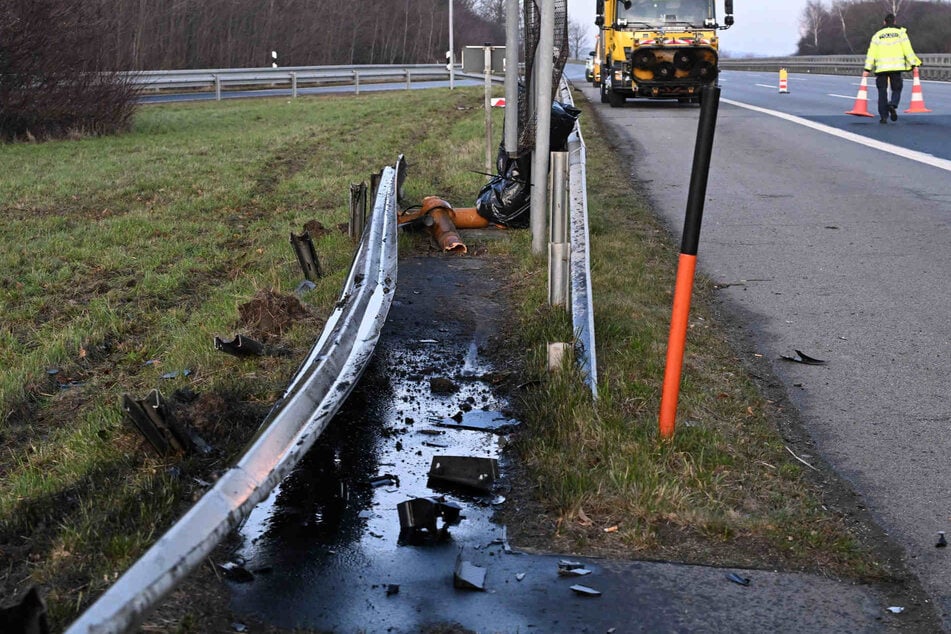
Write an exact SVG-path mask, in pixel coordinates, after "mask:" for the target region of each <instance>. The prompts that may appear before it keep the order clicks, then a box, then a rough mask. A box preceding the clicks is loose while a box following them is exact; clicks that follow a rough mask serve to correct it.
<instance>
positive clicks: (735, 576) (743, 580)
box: [726, 572, 750, 586]
mask: <svg viewBox="0 0 951 634" xmlns="http://www.w3.org/2000/svg"><path fill="white" fill-rule="evenodd" d="M726 578H727V579H729V580H730V581H732V582H733V583H736V584H739V585H741V586H748V585H750V580H749V579H748V578H746V577H741V576H740V575H738V574H736V573H735V572H731V573H729V574H727V576H726Z"/></svg>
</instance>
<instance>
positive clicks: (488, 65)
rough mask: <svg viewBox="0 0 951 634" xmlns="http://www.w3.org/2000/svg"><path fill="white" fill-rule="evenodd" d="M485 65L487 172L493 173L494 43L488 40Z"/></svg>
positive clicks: (484, 52)
mask: <svg viewBox="0 0 951 634" xmlns="http://www.w3.org/2000/svg"><path fill="white" fill-rule="evenodd" d="M482 55H483V58H482V59H483V66H482V71H483V72H484V73H485V98H484V100H483V104H484V105H483V107H484V108H485V173H486V174H492V173H493V171H494V170H493V169H492V43H491V42H486V43H485V44H484V45H483V46H482Z"/></svg>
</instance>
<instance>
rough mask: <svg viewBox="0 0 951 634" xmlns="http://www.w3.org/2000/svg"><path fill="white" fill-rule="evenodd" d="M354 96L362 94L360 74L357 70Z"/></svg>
mask: <svg viewBox="0 0 951 634" xmlns="http://www.w3.org/2000/svg"><path fill="white" fill-rule="evenodd" d="M353 94H355V95H359V94H360V72H359V71H357V70H356V69H354V71H353Z"/></svg>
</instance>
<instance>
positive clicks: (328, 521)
mask: <svg viewBox="0 0 951 634" xmlns="http://www.w3.org/2000/svg"><path fill="white" fill-rule="evenodd" d="M501 282H502V279H501V278H500V277H499V276H498V275H497V274H496V273H494V272H493V269H492V267H491V266H490V262H489V260H487V259H486V258H483V257H473V256H463V257H458V256H447V257H438V256H437V257H430V256H426V257H411V258H406V259H404V260H401V262H400V269H399V280H398V283H397V291H396V296H395V299H394V305H393V308H392V309H391V311H390V316H389V318H388V320H387V324H386V326H385V327H384V330H383V334H382V336H381V339H380V343H379V344H378V347H377V351H376V353H375V356H374V359H373V361H372V362H371V365H370V367H369V368H368V370H367V372H366V373H365V375H364V377H363V378H362V380H361V382H360V384H359V385H358V386H357V388H355V390H354V392H353V394H352V395H351V396H350V398H349V399H348V401H347V403H346V404H345V407H344V409H343V411H341V412H340V413H339V414H338V416H337V417H336V418H335V420H334V421H333V423H332V424H331V426H330V427H329V428H328V430H327V431H326V432H325V434H324V436H323V437H322V439H321V440H320V441H319V442H318V443H317V444H316V445H315V447H314V449H313V450H312V451H311V452H310V454H308V456H307V457H306V458H305V460H303V461H302V462H301V464H300V465H299V466H298V467H297V469H296V470H295V471H294V472H293V473H292V474H291V475H290V476H288V478H287V479H286V480H285V481H284V482H283V483H282V484H281V486H280V487H279V488H278V489H277V490H275V492H274V493H273V494H272V496H271V497H270V498H269V499H268V500H267V501H266V502H264V503H262V504H261V505H260V506H259V507H258V508H257V509H256V510H255V511H254V512H253V514H252V515H251V517H250V518H249V520H248V521H247V522H246V523H245V525H244V526H243V528H242V530H241V534H242V536H243V538H244V546H243V548H241V550H240V551H239V552H238V553H237V557H236V562H237V563H238V564H239V565H241V566H242V567H243V569H244V570H246V571H248V572H250V575H245V576H244V577H243V578H242V579H241V580H240V581H234V580H232V581H230V582H229V586H230V589H231V592H232V598H231V606H230V607H231V609H232V610H233V611H234V612H235V613H236V614H239V615H247V616H248V617H249V618H251V617H253V618H254V619H256V620H259V621H263V622H266V623H269V624H272V625H274V626H278V627H281V628H286V629H293V628H302V629H307V630H312V631H321V632H341V633H343V632H348V633H349V632H400V633H401V632H406V633H409V632H423V631H440V632H448V631H457V632H458V631H466V630H468V631H472V632H527V631H537V632H555V633H559V632H618V633H620V632H726V631H730V632H765V631H769V632H879V631H890V630H893V629H901V627H902V621H901V620H900V619H902V614H893V613H892V612H890V611H889V610H888V608H889V607H904V606H892V605H891V603H890V601H889V599H888V598H887V595H886V592H885V591H884V590H885V589H883V588H876V587H871V586H860V585H853V584H851V583H841V582H837V581H835V580H831V579H827V578H823V577H817V576H814V575H805V574H794V573H778V572H772V571H765V570H740V569H722V568H714V567H704V566H688V565H677V564H674V563H664V562H646V561H633V560H632V561H622V560H604V559H591V558H585V557H578V556H566V555H563V554H558V553H544V554H539V553H527V552H522V551H520V549H519V547H518V544H513V543H510V542H509V541H508V539H507V531H506V527H505V526H502V525H499V524H496V523H495V522H493V513H494V510H495V509H496V508H498V507H499V506H500V505H504V504H506V500H505V496H506V492H507V491H508V490H509V487H510V486H511V483H510V482H509V481H508V480H507V478H506V474H505V466H506V458H505V455H504V453H503V452H502V446H503V445H504V443H505V441H506V438H507V437H508V435H509V434H511V433H518V427H519V424H518V421H517V420H515V419H513V418H512V417H511V416H512V412H511V411H510V403H508V402H507V401H506V400H505V398H504V396H502V395H500V392H501V391H502V390H500V389H498V386H499V384H500V383H502V382H504V379H505V377H506V372H507V369H506V368H499V367H495V366H494V365H492V364H491V362H490V361H489V358H488V355H486V354H485V352H486V350H487V349H489V348H490V347H492V346H494V345H496V343H497V342H496V341H495V339H494V333H495V332H496V331H497V329H498V328H499V327H500V325H501V324H502V323H503V320H504V319H506V314H505V310H506V309H505V304H504V301H502V297H501V295H500V292H501V291H500V288H501ZM492 357H493V358H496V359H498V358H499V357H498V356H497V355H492ZM509 378H511V377H509ZM486 422H488V423H491V424H502V425H503V427H502V428H501V429H499V430H495V431H482V430H478V429H467V428H464V427H468V426H469V423H472V424H473V425H472V426H474V427H478V426H480V425H482V424H484V423H486ZM440 456H468V457H476V458H482V459H489V460H491V459H496V460H497V461H498V470H499V474H498V479H497V480H496V481H495V482H494V483H493V484H492V486H491V487H490V488H489V489H488V490H484V491H483V490H478V489H474V488H469V487H459V486H456V485H454V484H451V483H448V484H447V483H446V482H441V481H434V480H433V479H432V478H430V477H429V474H430V470H431V469H432V467H433V459H434V458H436V459H437V461H438V458H439V457H440ZM415 498H429V499H431V500H436V501H438V502H439V504H440V505H445V507H448V508H454V509H458V512H459V515H460V517H459V518H458V521H455V522H453V523H447V522H445V521H444V519H443V518H437V522H436V524H435V525H434V527H435V530H428V529H427V530H403V529H401V520H400V515H399V513H398V511H397V507H398V505H399V504H400V503H402V502H405V501H407V500H411V499H415ZM445 507H443V506H440V507H439V508H445ZM569 568H571V569H574V572H572V573H570V574H564V573H565V571H566V570H567V569H569ZM457 572H458V573H460V575H457V574H456V573H457ZM459 586H461V587H459ZM573 586H575V589H572V587H573ZM578 586H580V587H578Z"/></svg>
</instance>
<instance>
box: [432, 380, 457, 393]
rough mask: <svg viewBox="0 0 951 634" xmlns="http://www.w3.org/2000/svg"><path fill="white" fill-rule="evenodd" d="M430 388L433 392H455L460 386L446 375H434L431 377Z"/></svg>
mask: <svg viewBox="0 0 951 634" xmlns="http://www.w3.org/2000/svg"><path fill="white" fill-rule="evenodd" d="M429 389H430V391H431V392H432V393H433V394H455V393H456V392H458V391H459V386H458V385H456V384H455V383H454V382H453V381H451V380H449V379H447V378H446V377H444V376H434V377H433V378H431V379H429Z"/></svg>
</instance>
